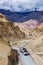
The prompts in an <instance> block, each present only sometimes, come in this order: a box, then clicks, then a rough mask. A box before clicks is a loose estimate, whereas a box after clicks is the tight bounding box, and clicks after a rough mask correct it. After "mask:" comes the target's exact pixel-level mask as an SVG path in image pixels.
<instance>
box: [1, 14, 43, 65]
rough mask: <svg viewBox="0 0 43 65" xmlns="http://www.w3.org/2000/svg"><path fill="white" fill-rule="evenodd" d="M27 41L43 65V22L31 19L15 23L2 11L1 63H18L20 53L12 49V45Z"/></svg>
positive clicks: (35, 56)
mask: <svg viewBox="0 0 43 65" xmlns="http://www.w3.org/2000/svg"><path fill="white" fill-rule="evenodd" d="M29 40H30V42H29ZM26 42H27V43H29V44H28V45H27V46H26V48H27V50H28V51H29V52H30V54H31V56H32V58H33V59H34V61H35V62H36V64H37V65H43V22H40V21H37V20H32V19H31V20H29V21H26V22H23V23H15V22H11V21H9V20H8V19H7V17H6V16H5V15H3V14H1V13H0V65H17V64H18V61H19V58H18V53H17V52H15V51H13V50H12V49H11V45H12V46H13V45H14V46H19V47H20V46H22V45H23V44H24V43H26ZM13 61H14V62H13ZM18 65H21V64H18Z"/></svg>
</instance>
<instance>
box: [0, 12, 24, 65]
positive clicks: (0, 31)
mask: <svg viewBox="0 0 43 65" xmlns="http://www.w3.org/2000/svg"><path fill="white" fill-rule="evenodd" d="M24 38H25V34H24V33H23V32H22V31H21V30H20V28H19V27H18V26H16V25H15V24H14V23H13V22H11V21H9V20H8V19H7V18H6V16H4V15H3V14H1V13H0V65H12V64H13V65H14V64H15V65H17V64H18V61H19V59H18V54H17V52H16V51H13V50H11V48H10V46H9V44H10V41H13V42H14V41H17V40H20V39H24ZM15 60H16V61H15ZM13 61H14V62H13Z"/></svg>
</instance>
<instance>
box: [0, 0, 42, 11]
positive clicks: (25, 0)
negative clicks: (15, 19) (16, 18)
mask: <svg viewBox="0 0 43 65" xmlns="http://www.w3.org/2000/svg"><path fill="white" fill-rule="evenodd" d="M34 8H37V10H39V11H43V0H0V9H6V10H10V11H15V12H21V11H22V12H24V11H31V10H34Z"/></svg>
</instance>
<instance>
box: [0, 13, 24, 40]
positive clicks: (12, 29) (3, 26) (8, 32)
mask: <svg viewBox="0 0 43 65" xmlns="http://www.w3.org/2000/svg"><path fill="white" fill-rule="evenodd" d="M0 36H2V37H3V38H7V39H8V40H12V39H13V40H17V39H22V38H25V34H24V33H23V32H22V31H21V30H20V28H19V27H18V26H15V24H14V23H13V22H10V21H9V20H8V19H7V18H6V17H5V16H4V15H2V14H0Z"/></svg>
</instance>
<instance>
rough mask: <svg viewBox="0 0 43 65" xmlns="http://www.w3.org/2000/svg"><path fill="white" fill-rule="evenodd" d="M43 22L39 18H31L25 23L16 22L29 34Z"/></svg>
mask: <svg viewBox="0 0 43 65" xmlns="http://www.w3.org/2000/svg"><path fill="white" fill-rule="evenodd" d="M40 24H41V22H39V21H37V20H32V19H31V20H29V21H26V22H23V23H16V25H18V26H19V28H20V29H21V30H22V31H23V32H24V33H25V34H26V35H27V36H29V35H30V34H31V33H32V32H33V31H34V30H35V29H36V28H37V27H38V26H39V25H40Z"/></svg>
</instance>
